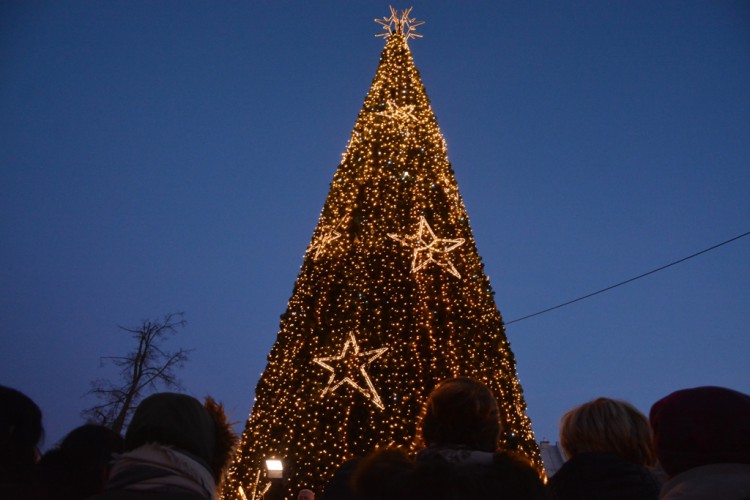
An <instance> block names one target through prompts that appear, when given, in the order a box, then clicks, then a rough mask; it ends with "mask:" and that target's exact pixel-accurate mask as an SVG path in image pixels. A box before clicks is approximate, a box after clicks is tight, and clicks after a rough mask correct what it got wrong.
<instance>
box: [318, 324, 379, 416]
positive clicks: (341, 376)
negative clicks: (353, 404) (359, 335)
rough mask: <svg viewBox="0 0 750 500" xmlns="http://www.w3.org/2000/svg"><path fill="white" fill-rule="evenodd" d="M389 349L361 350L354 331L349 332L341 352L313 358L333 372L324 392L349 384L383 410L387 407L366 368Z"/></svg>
mask: <svg viewBox="0 0 750 500" xmlns="http://www.w3.org/2000/svg"><path fill="white" fill-rule="evenodd" d="M387 350H388V348H387V347H381V348H379V349H373V350H371V351H366V352H360V350H359V344H357V339H356V338H355V337H354V333H353V332H349V340H347V341H346V342H345V343H344V347H343V349H342V350H341V354H339V355H338V356H331V357H327V358H313V362H315V363H317V364H319V365H320V366H322V367H323V368H325V369H326V370H328V371H329V372H331V377H330V378H329V379H328V385H327V386H326V388H325V389H323V394H324V395H325V394H326V393H328V392H334V391H336V389H338V388H339V387H341V386H342V385H344V384H348V385H350V386H352V387H353V388H355V389H357V390H358V391H359V392H360V393H362V395H364V396H365V397H366V398H367V399H369V400H370V401H372V402H373V404H374V405H375V406H377V407H378V408H380V409H381V410H383V409H385V406H384V405H383V402H382V401H381V399H380V396H379V395H378V392H377V391H376V390H375V386H373V385H372V380H370V376H369V375H367V370H366V369H365V368H366V367H367V366H369V365H370V363H372V362H373V361H375V360H376V359H378V358H379V357H380V356H382V355H383V353H384V352H385V351H387ZM357 379H359V380H361V381H363V382H364V385H366V386H367V387H366V388H365V387H362V385H361V384H359V383H357Z"/></svg>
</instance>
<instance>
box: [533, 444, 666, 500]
mask: <svg viewBox="0 0 750 500" xmlns="http://www.w3.org/2000/svg"><path fill="white" fill-rule="evenodd" d="M660 487H661V485H660V483H659V481H658V480H657V478H656V476H655V475H654V474H653V473H651V472H650V471H649V470H648V469H646V468H645V467H641V466H640V465H636V464H634V463H631V462H628V461H626V460H623V459H622V458H620V457H618V456H616V455H609V454H604V453H581V454H580V455H576V456H575V457H573V458H571V459H570V460H568V461H567V462H565V464H564V465H563V466H562V468H560V470H559V471H557V473H556V474H555V475H554V476H552V478H551V479H550V480H549V483H548V484H547V491H548V493H549V496H550V498H551V499H552V500H580V499H584V498H585V499H587V500H657V499H658V498H659V488H660Z"/></svg>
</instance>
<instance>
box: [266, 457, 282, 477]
mask: <svg viewBox="0 0 750 500" xmlns="http://www.w3.org/2000/svg"><path fill="white" fill-rule="evenodd" d="M266 470H267V471H268V479H281V478H283V477H284V464H283V463H281V460H279V459H278V458H267V459H266Z"/></svg>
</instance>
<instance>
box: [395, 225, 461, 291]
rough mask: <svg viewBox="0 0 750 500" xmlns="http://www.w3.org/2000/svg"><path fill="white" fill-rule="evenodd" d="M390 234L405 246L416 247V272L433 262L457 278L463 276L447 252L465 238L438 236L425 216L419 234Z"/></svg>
mask: <svg viewBox="0 0 750 500" xmlns="http://www.w3.org/2000/svg"><path fill="white" fill-rule="evenodd" d="M388 236H389V237H390V238H392V239H394V240H396V241H398V242H399V243H401V244H402V245H404V246H407V247H412V248H414V255H413V256H412V260H411V272H413V273H416V272H417V271H419V270H421V269H424V268H425V267H426V266H427V265H428V264H429V263H430V262H432V263H435V264H437V265H438V266H440V267H442V268H443V269H445V270H446V271H448V272H449V273H451V274H452V275H453V276H455V277H456V278H460V277H461V273H459V272H458V270H457V269H456V266H454V265H453V262H451V261H450V259H449V258H448V256H447V255H446V254H448V253H449V252H452V251H453V250H455V249H456V248H458V247H460V246H461V245H463V244H464V242H465V241H466V240H464V239H463V238H453V239H450V238H438V237H437V236H435V233H434V232H433V230H432V228H431V227H430V225H429V224H428V223H427V220H426V219H425V218H424V217H420V218H419V228H418V229H417V234H414V235H407V236H399V235H398V234H395V233H388Z"/></svg>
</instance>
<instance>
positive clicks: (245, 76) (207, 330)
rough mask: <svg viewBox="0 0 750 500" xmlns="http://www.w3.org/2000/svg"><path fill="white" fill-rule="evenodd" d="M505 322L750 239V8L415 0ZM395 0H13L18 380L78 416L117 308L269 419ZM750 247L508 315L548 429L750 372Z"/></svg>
mask: <svg viewBox="0 0 750 500" xmlns="http://www.w3.org/2000/svg"><path fill="white" fill-rule="evenodd" d="M409 5H414V10H413V15H414V16H415V17H417V18H418V19H420V20H425V21H426V24H425V25H423V26H422V27H420V29H419V31H420V32H421V33H422V34H424V38H423V39H419V40H413V41H411V42H410V46H411V48H412V53H413V55H414V59H415V62H416V65H417V67H418V68H419V70H420V72H421V74H422V78H423V81H424V84H425V86H426V89H427V92H428V95H429V96H430V98H431V101H432V106H433V110H434V111H435V114H436V115H437V118H438V121H439V123H440V126H441V130H442V132H443V134H444V136H445V138H446V141H447V143H448V150H449V157H450V159H451V161H452V163H453V167H454V169H455V171H456V177H457V179H458V183H459V188H460V189H461V193H462V195H463V198H464V201H465V204H466V208H467V210H468V213H469V216H470V218H471V224H472V228H473V230H474V235H475V238H476V242H477V247H478V250H479V253H480V255H481V256H482V257H483V259H484V262H485V265H486V267H485V270H486V272H487V273H488V275H489V276H490V279H491V282H492V285H493V288H494V290H495V292H496V300H497V303H498V306H499V308H500V311H501V312H502V313H503V316H504V318H505V319H506V321H510V320H513V319H515V318H518V317H521V316H524V315H526V314H529V313H533V312H535V311H537V310H540V309H544V308H546V307H549V306H553V305H555V304H558V303H560V302H564V301H566V300H569V299H572V298H575V297H577V296H580V295H584V294H586V293H588V292H592V291H594V290H597V289H600V288H603V287H605V286H608V285H611V284H613V283H616V282H618V281H621V280H624V279H627V278H630V277H632V276H635V275H638V274H640V273H642V272H645V271H648V270H650V269H653V268H656V267H658V266H661V265H664V264H667V263H669V262H671V261H674V260H677V259H679V258H682V257H684V256H686V255H689V254H692V253H694V252H697V251H699V250H702V249H704V248H706V247H709V246H711V245H713V244H715V243H719V242H721V241H724V240H727V239H729V238H731V237H733V236H736V235H738V234H742V233H745V232H747V231H749V230H750V64H748V61H750V3H748V2H740V1H737V2H730V1H713V2H708V1H706V2H697V1H652V0H648V1H628V2H625V1H572V2H553V1H549V2H541V1H530V2H507V1H502V2H496V1H484V2H480V1H467V2H448V1H435V0H430V1H426V0H421V1H414V2H412V3H411V4H405V5H394V6H395V7H397V8H405V7H408V6H409ZM387 14H388V4H387V3H381V2H373V1H367V2H365V1H356V2H355V1H348V2H345V1H326V2H309V1H307V2H306V1H294V2H292V1H273V2H272V1H270V0H269V1H256V2H197V1H171V2H166V1H160V2H154V1H129V2H114V1H113V2H100V1H89V2H66V1H63V2H58V1H55V2H52V1H49V2H35V1H32V2H26V1H16V2H3V3H2V4H0V137H2V139H0V262H1V263H2V265H0V284H1V285H2V286H0V339H1V340H2V350H1V351H0V384H4V385H10V386H13V387H16V388H18V389H20V390H22V391H24V392H26V393H27V394H29V395H30V396H31V397H32V398H33V399H35V400H36V401H37V402H38V403H39V405H40V406H41V407H42V410H43V412H44V420H45V425H46V428H47V440H46V444H45V446H46V447H49V446H51V445H53V444H54V443H55V442H56V441H57V440H58V439H59V438H60V437H62V436H63V435H64V434H65V433H66V432H67V431H69V430H71V429H72V428H73V427H75V426H76V425H79V424H80V423H81V419H80V416H79V412H80V410H82V409H83V408H85V407H87V406H90V405H91V404H92V403H93V400H92V399H91V398H90V397H82V396H83V395H84V393H85V392H86V391H87V389H88V383H89V381H90V380H92V379H94V378H99V377H105V376H108V375H110V374H111V373H112V372H111V371H109V370H107V369H105V368H99V357H100V356H104V355H118V354H123V353H124V352H125V351H126V350H127V349H128V348H129V343H128V338H127V337H126V336H125V335H123V334H122V333H120V332H119V331H118V329H117V325H124V326H132V325H137V324H138V323H139V321H140V320H141V319H143V318H150V317H158V316H160V315H163V314H164V313H167V312H176V311H185V313H186V319H187V321H188V325H187V327H186V328H185V329H184V330H183V331H182V332H181V333H180V334H179V336H178V337H177V338H176V340H175V342H174V343H173V345H174V346H175V347H177V346H183V347H187V348H194V349H195V351H194V352H193V354H192V358H191V360H190V362H189V363H188V365H186V367H185V369H184V370H182V371H181V376H182V380H183V383H184V385H185V387H186V389H187V391H188V392H190V393H192V394H195V395H197V396H203V395H205V394H212V395H214V396H215V397H217V398H218V399H221V400H223V401H224V403H225V404H226V406H227V408H228V409H229V411H230V413H231V416H232V418H233V419H234V420H237V421H241V422H242V421H244V420H245V418H246V417H247V414H248V412H249V410H250V407H251V403H252V398H253V390H254V387H255V384H256V382H257V380H258V377H259V375H260V373H261V372H262V371H263V369H264V367H265V363H266V355H267V354H268V352H269V351H270V348H271V346H272V345H273V342H274V340H275V336H276V333H277V329H278V321H279V315H280V314H282V313H283V312H284V310H285V308H286V303H287V300H288V298H289V296H290V295H291V291H292V286H293V284H294V280H295V278H296V274H297V272H298V271H299V266H300V265H301V263H302V258H303V255H304V252H305V249H306V247H307V245H308V243H309V241H310V238H311V236H312V232H313V230H314V228H315V225H316V223H317V218H318V215H319V213H320V210H321V208H322V206H323V201H324V199H325V196H326V194H327V191H328V184H329V182H330V181H331V179H332V177H333V174H334V172H335V169H336V166H337V164H338V161H339V160H340V158H341V153H343V151H344V148H345V146H346V143H347V141H348V139H349V134H350V132H351V130H352V127H353V125H354V121H355V118H356V116H357V114H358V113H359V110H360V108H361V106H362V102H363V100H364V97H365V95H366V93H367V91H368V89H369V85H370V83H371V81H372V78H373V76H374V74H375V69H376V68H377V64H378V58H379V54H380V52H381V50H382V47H383V40H382V39H380V38H375V37H374V36H373V35H374V34H375V33H377V32H378V29H379V28H380V27H379V26H378V25H376V24H375V23H373V19H374V18H375V17H382V16H385V15H387ZM748 303H750V237H747V238H743V239H740V240H737V241H736V242H734V243H732V244H729V245H726V246H723V247H721V248H719V249H716V250H714V251H712V252H709V253H707V254H705V255H702V256H700V257H697V258H695V259H692V260H690V261H687V262H685V263H682V264H680V265H678V266H675V267H672V268H669V269H667V270H665V271H662V272H660V273H657V274H654V275H652V276H649V277H647V278H644V279H642V280H639V281H637V282H634V283H632V284H630V285H627V286H624V287H621V288H617V289H615V290H613V291H611V292H608V293H606V294H602V295H599V296H597V297H594V298H592V299H589V300H586V301H582V302H579V303H577V304H574V305H571V306H569V307H566V308H562V309H559V310H557V311H554V312H550V313H548V314H545V315H542V316H539V317H536V318H532V319H528V320H526V321H522V322H519V323H514V324H512V325H509V326H508V328H507V333H508V338H509V340H510V342H511V346H512V348H513V350H514V352H515V354H516V358H517V362H518V371H519V376H520V380H521V383H522V385H523V387H524V390H525V395H526V400H527V403H528V412H529V415H530V417H531V419H532V423H533V426H534V430H535V432H536V435H537V438H538V439H541V438H548V439H550V440H552V441H555V440H556V439H557V423H558V419H559V417H560V415H561V414H562V413H563V412H564V411H566V410H567V409H569V408H570V407H572V406H574V405H576V404H579V403H582V402H584V401H587V400H590V399H592V398H594V397H597V396H611V397H619V398H625V399H628V400H630V401H632V402H633V403H635V404H636V405H637V406H638V407H639V408H640V409H642V410H643V411H648V409H649V407H650V405H651V404H652V403H653V402H654V401H655V400H656V399H658V398H660V397H661V396H663V395H665V394H667V393H668V392H670V391H673V390H676V389H680V388H685V387H693V386H698V385H722V386H727V387H731V388H734V389H737V390H741V391H744V392H750V362H749V361H748V353H749V352H750V334H749V332H748V324H750V307H748Z"/></svg>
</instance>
